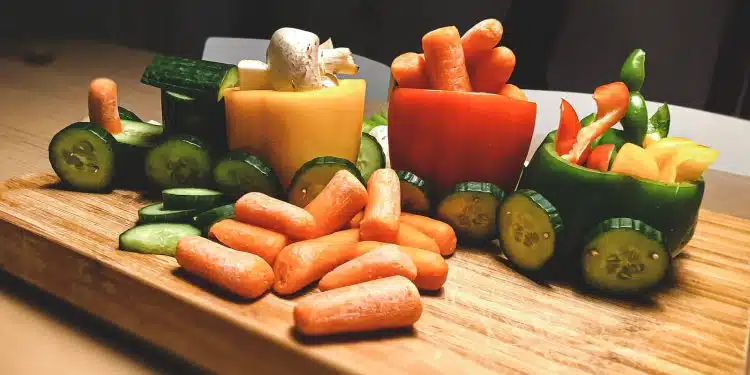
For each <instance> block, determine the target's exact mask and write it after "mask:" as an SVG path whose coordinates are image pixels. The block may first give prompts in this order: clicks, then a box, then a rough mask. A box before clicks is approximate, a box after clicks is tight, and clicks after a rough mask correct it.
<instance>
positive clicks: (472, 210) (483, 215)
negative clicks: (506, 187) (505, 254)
mask: <svg viewBox="0 0 750 375" xmlns="http://www.w3.org/2000/svg"><path fill="white" fill-rule="evenodd" d="M504 197H505V193H504V192H503V191H502V189H500V188H499V187H497V186H496V185H494V184H492V183H489V182H464V183H460V184H458V185H456V186H455V187H454V188H453V191H452V192H451V193H450V194H448V195H447V196H446V197H445V198H444V199H443V200H442V201H441V202H440V204H439V205H438V208H437V217H438V218H439V219H440V220H442V221H444V222H446V223H448V224H450V225H451V226H452V227H453V229H454V230H455V231H456V235H457V236H458V237H459V239H461V240H464V241H468V242H485V241H489V240H491V239H492V238H494V237H495V236H496V234H497V225H496V222H497V209H498V207H499V206H500V202H502V200H503V198H504Z"/></svg>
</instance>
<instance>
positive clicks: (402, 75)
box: [391, 52, 430, 89]
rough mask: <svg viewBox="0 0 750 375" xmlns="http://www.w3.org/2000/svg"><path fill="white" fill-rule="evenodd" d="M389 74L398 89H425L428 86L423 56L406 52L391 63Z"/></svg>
mask: <svg viewBox="0 0 750 375" xmlns="http://www.w3.org/2000/svg"><path fill="white" fill-rule="evenodd" d="M391 74H392V75H393V78H395V79H396V82H397V83H398V86H399V87H406V88H411V89H426V88H428V87H429V86H430V83H429V81H428V79H427V68H426V63H425V60H424V55H423V54H417V53H414V52H406V53H404V54H401V55H399V56H398V57H396V58H395V59H393V62H392V63H391Z"/></svg>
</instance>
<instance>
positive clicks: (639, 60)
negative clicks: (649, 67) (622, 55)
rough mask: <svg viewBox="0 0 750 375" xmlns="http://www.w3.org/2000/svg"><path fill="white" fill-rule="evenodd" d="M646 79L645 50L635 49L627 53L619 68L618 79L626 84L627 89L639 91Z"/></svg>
mask: <svg viewBox="0 0 750 375" xmlns="http://www.w3.org/2000/svg"><path fill="white" fill-rule="evenodd" d="M645 79H646V52H645V51H643V50H642V49H640V48H639V49H635V50H633V52H631V53H630V55H628V57H627V58H626V59H625V62H624V63H623V64H622V68H620V80H621V81H622V82H624V83H625V85H626V86H628V90H630V91H631V92H633V91H640V90H641V87H643V81H644V80H645Z"/></svg>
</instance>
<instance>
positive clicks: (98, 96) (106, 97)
mask: <svg viewBox="0 0 750 375" xmlns="http://www.w3.org/2000/svg"><path fill="white" fill-rule="evenodd" d="M89 119H91V122H93V123H96V124H98V125H99V126H101V127H102V128H104V130H106V131H108V132H109V133H110V134H117V133H120V132H122V123H121V122H120V113H119V112H118V110H117V83H115V81H113V80H111V79H109V78H95V79H93V80H92V81H91V83H89Z"/></svg>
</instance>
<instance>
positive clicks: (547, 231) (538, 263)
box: [497, 189, 563, 271]
mask: <svg viewBox="0 0 750 375" xmlns="http://www.w3.org/2000/svg"><path fill="white" fill-rule="evenodd" d="M497 216H498V218H497V222H498V231H499V232H500V243H501V244H502V247H503V251H504V253H505V256H506V257H507V258H508V260H510V261H511V262H512V263H513V264H515V265H516V266H517V267H518V268H519V269H522V270H525V271H538V270H540V269H541V268H542V267H544V265H545V264H547V262H548V261H549V260H550V259H551V258H552V255H553V254H554V252H555V239H556V238H557V235H558V233H560V232H561V231H562V229H563V223H562V219H560V215H559V214H558V212H557V209H555V207H554V206H553V205H552V204H551V203H550V202H549V201H548V200H547V199H546V198H544V197H543V196H542V195H541V194H539V193H537V192H536V191H534V190H530V189H521V190H517V191H516V192H514V193H513V194H511V195H510V196H509V197H508V198H506V199H505V200H504V201H503V203H502V204H501V205H500V210H499V211H498V214H497Z"/></svg>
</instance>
